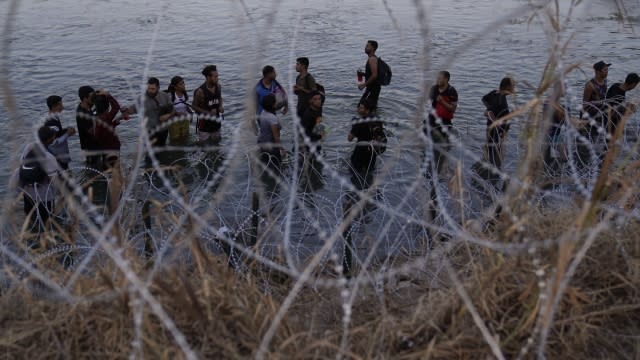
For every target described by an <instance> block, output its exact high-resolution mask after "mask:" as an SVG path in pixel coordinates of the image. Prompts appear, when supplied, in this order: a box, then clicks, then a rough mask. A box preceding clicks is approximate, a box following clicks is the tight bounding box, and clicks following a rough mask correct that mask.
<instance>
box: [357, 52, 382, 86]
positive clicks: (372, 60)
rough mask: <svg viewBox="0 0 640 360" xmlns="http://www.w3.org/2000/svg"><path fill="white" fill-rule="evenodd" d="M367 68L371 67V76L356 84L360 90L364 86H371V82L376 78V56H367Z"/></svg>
mask: <svg viewBox="0 0 640 360" xmlns="http://www.w3.org/2000/svg"><path fill="white" fill-rule="evenodd" d="M368 61H369V69H371V76H370V77H369V79H367V81H365V83H364V84H360V85H358V87H359V88H360V90H362V89H364V88H366V87H367V86H371V84H375V82H376V81H377V80H378V58H377V57H376V56H372V57H370V58H369V60H368Z"/></svg>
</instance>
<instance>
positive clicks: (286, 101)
mask: <svg viewBox="0 0 640 360" xmlns="http://www.w3.org/2000/svg"><path fill="white" fill-rule="evenodd" d="M274 81H275V80H274ZM276 84H277V85H278V87H280V90H282V100H283V101H284V109H282V115H287V113H288V112H289V97H288V96H287V91H286V90H285V89H284V88H283V87H282V85H280V83H279V82H277V81H276Z"/></svg>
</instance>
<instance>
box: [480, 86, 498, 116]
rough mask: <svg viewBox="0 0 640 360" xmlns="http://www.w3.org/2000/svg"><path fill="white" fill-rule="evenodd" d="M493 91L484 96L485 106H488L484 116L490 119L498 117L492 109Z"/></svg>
mask: <svg viewBox="0 0 640 360" xmlns="http://www.w3.org/2000/svg"><path fill="white" fill-rule="evenodd" d="M492 94H493V92H490V93H488V94H486V95H485V96H483V97H482V103H483V104H484V106H485V108H487V109H486V110H485V112H484V116H486V117H488V118H489V120H491V121H495V120H496V117H495V115H494V114H493V111H491V102H492V101H491V96H492Z"/></svg>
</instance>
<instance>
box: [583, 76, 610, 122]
mask: <svg viewBox="0 0 640 360" xmlns="http://www.w3.org/2000/svg"><path fill="white" fill-rule="evenodd" d="M587 86H592V87H593V88H594V89H595V91H593V92H591V98H589V99H588V100H587V102H586V103H585V110H586V111H587V113H588V114H589V116H591V117H592V118H594V119H600V120H602V113H603V111H604V101H605V99H606V97H607V80H606V79H605V80H604V83H603V84H602V85H600V84H598V82H597V81H596V79H591V80H589V82H588V83H587Z"/></svg>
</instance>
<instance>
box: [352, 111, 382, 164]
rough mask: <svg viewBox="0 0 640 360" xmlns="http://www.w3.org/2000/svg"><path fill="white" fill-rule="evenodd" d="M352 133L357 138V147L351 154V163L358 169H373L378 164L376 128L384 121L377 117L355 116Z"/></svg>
mask: <svg viewBox="0 0 640 360" xmlns="http://www.w3.org/2000/svg"><path fill="white" fill-rule="evenodd" d="M351 122H352V125H351V131H350V133H351V135H353V137H355V138H356V139H357V141H358V142H357V143H356V147H355V149H354V150H353V153H352V154H351V165H352V167H353V168H354V169H355V170H356V171H366V170H372V169H374V168H375V165H376V158H377V154H376V151H375V150H374V146H373V140H374V136H375V134H374V129H375V128H376V127H381V126H382V122H381V121H378V120H376V119H375V118H360V117H355V118H353V119H352V120H351Z"/></svg>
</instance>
